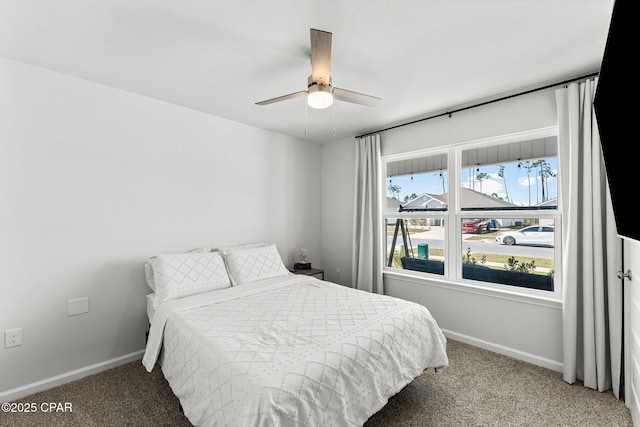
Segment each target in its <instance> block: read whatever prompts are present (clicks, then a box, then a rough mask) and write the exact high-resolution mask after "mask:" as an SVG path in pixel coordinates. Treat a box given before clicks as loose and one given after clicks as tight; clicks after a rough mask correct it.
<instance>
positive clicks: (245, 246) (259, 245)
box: [218, 242, 269, 255]
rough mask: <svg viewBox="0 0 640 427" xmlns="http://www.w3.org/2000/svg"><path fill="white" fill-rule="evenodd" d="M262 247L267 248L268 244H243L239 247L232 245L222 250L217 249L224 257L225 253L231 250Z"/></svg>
mask: <svg viewBox="0 0 640 427" xmlns="http://www.w3.org/2000/svg"><path fill="white" fill-rule="evenodd" d="M263 246H269V243H263V242H256V243H243V244H241V245H233V246H225V247H222V248H218V250H219V251H220V252H222V255H226V254H227V252H229V251H231V250H239V249H251V248H260V247H263Z"/></svg>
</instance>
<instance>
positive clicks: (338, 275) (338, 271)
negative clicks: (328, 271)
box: [336, 268, 340, 279]
mask: <svg viewBox="0 0 640 427" xmlns="http://www.w3.org/2000/svg"><path fill="white" fill-rule="evenodd" d="M339 278H340V269H339V268H336V279H339Z"/></svg>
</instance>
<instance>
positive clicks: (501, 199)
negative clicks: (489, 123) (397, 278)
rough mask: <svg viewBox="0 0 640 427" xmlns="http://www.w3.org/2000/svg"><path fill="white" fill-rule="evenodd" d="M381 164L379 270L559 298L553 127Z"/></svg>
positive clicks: (558, 234) (406, 156) (555, 157)
mask: <svg viewBox="0 0 640 427" xmlns="http://www.w3.org/2000/svg"><path fill="white" fill-rule="evenodd" d="M383 164H384V167H385V171H386V181H385V192H386V194H387V207H386V210H385V211H384V214H383V221H384V226H385V227H386V249H385V261H386V264H385V271H386V272H406V273H411V274H417V275H425V277H434V278H435V277H440V278H446V279H447V280H448V281H452V282H458V283H468V284H474V285H476V286H482V287H490V288H493V289H498V288H499V289H509V290H511V291H517V292H523V293H529V294H531V293H534V294H542V295H555V296H558V297H559V296H560V286H559V284H558V278H559V277H560V276H559V272H558V268H557V267H558V266H559V265H560V263H559V260H560V259H561V256H560V250H561V248H560V247H559V246H560V245H559V243H560V225H561V221H560V219H561V217H560V213H559V211H558V159H557V135H556V133H555V129H552V130H549V129H546V130H542V131H536V132H528V133H523V134H519V135H511V136H508V137H502V138H494V139H491V140H485V141H481V142H474V143H467V144H460V145H456V146H451V147H447V148H446V149H439V150H427V151H421V152H419V153H412V154H407V155H403V156H389V157H387V158H385V159H383ZM448 171H451V173H448Z"/></svg>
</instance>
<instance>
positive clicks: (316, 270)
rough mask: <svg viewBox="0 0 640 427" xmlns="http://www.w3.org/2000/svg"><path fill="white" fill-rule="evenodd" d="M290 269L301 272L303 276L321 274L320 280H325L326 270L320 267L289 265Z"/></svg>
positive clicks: (296, 272) (295, 272) (293, 271)
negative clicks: (296, 267)
mask: <svg viewBox="0 0 640 427" xmlns="http://www.w3.org/2000/svg"><path fill="white" fill-rule="evenodd" d="M289 271H290V272H292V273H294V274H301V275H303V276H320V277H319V278H320V280H324V270H321V269H319V268H303V269H297V270H296V269H295V268H293V267H289Z"/></svg>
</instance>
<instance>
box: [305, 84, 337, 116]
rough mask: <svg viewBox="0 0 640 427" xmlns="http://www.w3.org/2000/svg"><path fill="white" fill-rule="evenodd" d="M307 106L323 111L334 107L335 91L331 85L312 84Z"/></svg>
mask: <svg viewBox="0 0 640 427" xmlns="http://www.w3.org/2000/svg"><path fill="white" fill-rule="evenodd" d="M307 104H308V105H309V107H311V108H315V109H318V110H321V109H323V108H329V107H331V105H333V91H332V87H331V85H323V84H312V85H310V86H309V95H307Z"/></svg>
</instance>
